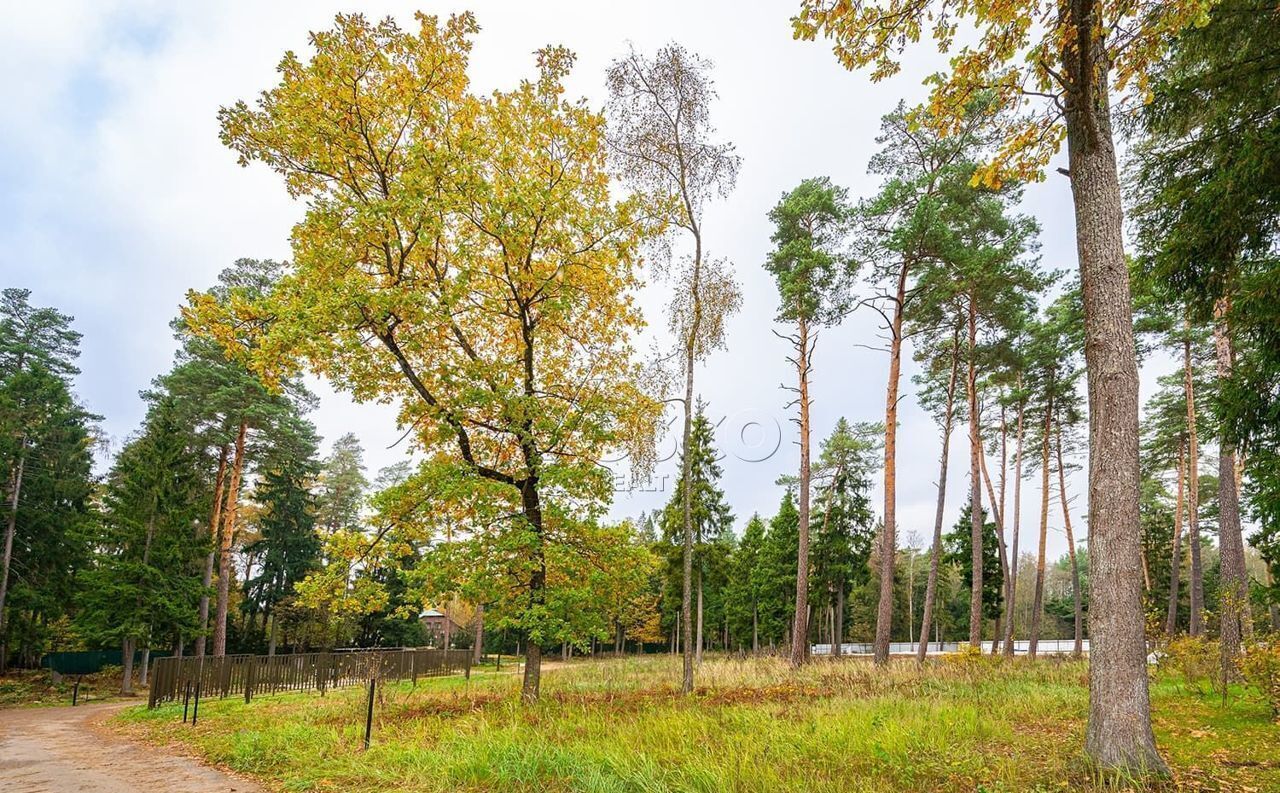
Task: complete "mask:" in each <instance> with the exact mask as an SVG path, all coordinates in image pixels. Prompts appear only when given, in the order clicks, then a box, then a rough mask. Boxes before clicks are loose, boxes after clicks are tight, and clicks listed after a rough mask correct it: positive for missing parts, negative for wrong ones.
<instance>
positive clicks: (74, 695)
mask: <svg viewBox="0 0 1280 793" xmlns="http://www.w3.org/2000/svg"><path fill="white" fill-rule="evenodd" d="M82 677H84V675H76V684H75V685H74V686H72V687H71V707H73V708H74V707H75V706H76V700H77V699H79V698H80V679H81V678H82Z"/></svg>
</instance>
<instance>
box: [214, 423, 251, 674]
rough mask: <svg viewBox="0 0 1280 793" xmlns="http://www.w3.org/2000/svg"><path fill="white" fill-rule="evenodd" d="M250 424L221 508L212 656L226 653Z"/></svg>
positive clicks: (239, 438)
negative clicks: (234, 545)
mask: <svg viewBox="0 0 1280 793" xmlns="http://www.w3.org/2000/svg"><path fill="white" fill-rule="evenodd" d="M247 431H248V425H247V424H246V423H245V422H243V421H241V422H240V429H239V430H238V431H237V432H236V449H235V459H234V462H233V463H232V465H231V479H230V481H229V482H228V483H227V503H226V506H225V507H223V509H222V525H221V526H220V527H219V529H218V602H217V612H216V614H215V616H214V619H213V654H214V655H215V656H222V655H226V654H227V602H228V600H229V598H230V595H231V545H232V540H233V539H234V535H235V528H236V515H237V512H238V503H239V499H240V478H241V477H242V476H243V475H244V441H245V434H246V432H247Z"/></svg>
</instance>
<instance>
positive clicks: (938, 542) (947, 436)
mask: <svg viewBox="0 0 1280 793" xmlns="http://www.w3.org/2000/svg"><path fill="white" fill-rule="evenodd" d="M959 373H960V326H959V325H957V326H956V329H955V333H954V334H953V335H952V337H951V375H950V377H949V378H948V379H947V403H946V407H945V409H944V410H943V414H942V455H941V458H940V460H939V463H938V504H937V508H936V509H935V511H934V516H933V547H932V548H931V549H930V552H929V578H928V579H927V580H926V581H925V586H924V609H923V612H922V614H921V617H920V646H919V647H917V648H916V661H919V662H923V661H924V659H925V656H926V655H927V654H928V652H929V625H930V624H932V622H933V607H934V603H935V602H936V600H937V597H938V567H939V565H940V564H941V560H942V519H943V510H944V508H945V506H946V502H947V459H948V457H949V456H950V454H951V420H952V418H953V417H954V415H955V397H956V380H957V378H958V376H959Z"/></svg>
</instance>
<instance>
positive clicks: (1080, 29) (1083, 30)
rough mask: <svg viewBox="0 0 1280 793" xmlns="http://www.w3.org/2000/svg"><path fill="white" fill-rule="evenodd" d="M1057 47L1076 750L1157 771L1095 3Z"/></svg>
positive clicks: (1075, 1)
mask: <svg viewBox="0 0 1280 793" xmlns="http://www.w3.org/2000/svg"><path fill="white" fill-rule="evenodd" d="M1063 10H1064V11H1065V12H1066V15H1067V18H1066V20H1065V21H1066V24H1067V25H1068V26H1070V27H1071V28H1073V29H1074V30H1075V31H1076V34H1077V35H1076V36H1073V37H1069V38H1068V39H1067V40H1068V41H1069V42H1073V43H1069V44H1066V45H1064V49H1063V69H1064V73H1065V74H1068V75H1072V76H1073V78H1074V79H1073V91H1072V92H1071V93H1069V94H1068V95H1067V97H1066V107H1065V113H1064V116H1065V120H1066V127H1067V151H1068V165H1069V172H1070V174H1071V195H1072V199H1073V203H1074V206H1075V216H1076V250H1077V251H1078V254H1079V258H1080V281H1081V286H1082V291H1083V294H1084V331H1085V349H1084V354H1085V371H1086V372H1087V375H1088V390H1089V521H1088V524H1089V568H1090V569H1089V573H1090V585H1089V643H1090V646H1089V722H1088V728H1087V730H1086V734H1085V751H1086V753H1087V754H1088V755H1089V757H1090V758H1091V760H1092V761H1093V763H1094V764H1095V766H1096V767H1097V768H1098V769H1100V770H1102V771H1104V772H1108V773H1112V772H1118V773H1120V774H1126V775H1132V774H1137V775H1141V774H1144V773H1147V772H1155V773H1167V768H1166V766H1165V764H1164V761H1162V760H1161V759H1160V755H1159V753H1157V751H1156V743H1155V735H1154V734H1153V733H1152V731H1151V699H1150V695H1149V693H1148V686H1147V645H1146V639H1145V637H1144V633H1143V631H1144V622H1145V620H1144V616H1143V611H1142V592H1141V589H1140V584H1139V579H1138V572H1139V571H1138V566H1139V564H1140V562H1141V553H1140V545H1141V536H1142V535H1141V525H1140V519H1139V518H1140V515H1139V476H1140V470H1139V459H1138V365H1137V355H1136V350H1135V348H1134V343H1133V302H1132V298H1131V297H1130V294H1129V270H1128V267H1127V266H1126V263H1125V256H1124V236H1123V222H1124V221H1123V209H1122V204H1121V198H1120V179H1119V173H1118V171H1117V167H1116V156H1115V146H1114V142H1113V140H1112V136H1111V112H1110V107H1109V105H1108V94H1107V91H1108V89H1107V85H1106V76H1107V69H1108V68H1109V66H1110V64H1109V63H1108V62H1107V55H1106V52H1105V45H1104V42H1103V41H1102V40H1101V39H1100V37H1099V36H1098V35H1097V32H1096V31H1097V29H1098V28H1099V27H1100V25H1098V21H1097V19H1096V18H1095V15H1096V14H1098V13H1099V9H1098V8H1097V0H1070V3H1069V4H1067V5H1064V8H1063Z"/></svg>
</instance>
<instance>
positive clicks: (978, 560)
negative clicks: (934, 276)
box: [965, 295, 982, 648]
mask: <svg viewBox="0 0 1280 793" xmlns="http://www.w3.org/2000/svg"><path fill="white" fill-rule="evenodd" d="M977 347H978V306H977V303H976V302H975V301H974V296H973V295H969V372H968V377H967V379H966V383H965V391H966V393H967V394H968V397H969V512H970V516H969V517H970V520H969V541H970V543H971V544H972V547H973V554H972V556H971V557H970V562H971V564H972V565H973V567H972V570H973V574H972V576H971V578H972V579H973V586H972V588H971V589H970V591H969V644H970V645H971V646H973V647H978V648H981V647H982V471H981V461H982V436H981V434H980V432H979V430H978V426H979V425H978V422H979V416H978V366H977V360H976V359H975V358H976V355H977Z"/></svg>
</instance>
